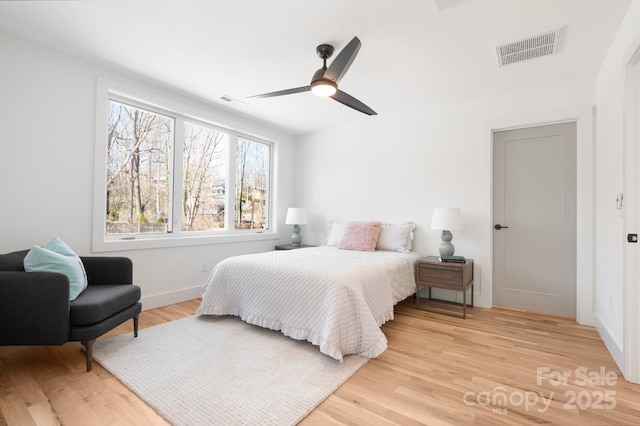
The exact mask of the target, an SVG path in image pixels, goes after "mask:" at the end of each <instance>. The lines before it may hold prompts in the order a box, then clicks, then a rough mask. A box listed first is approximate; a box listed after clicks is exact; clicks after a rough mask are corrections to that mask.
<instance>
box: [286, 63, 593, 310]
mask: <svg viewBox="0 0 640 426" xmlns="http://www.w3.org/2000/svg"><path fill="white" fill-rule="evenodd" d="M532 66H533V64H532ZM594 88H595V85H594V81H593V80H590V81H583V82H575V83H574V84H571V85H565V86H557V87H545V88H536V89H532V90H530V91H527V92H522V93H510V94H497V95H496V96H495V97H494V98H492V99H485V100H482V101H478V102H474V103H469V104H465V105H459V106H457V107H453V108H448V109H441V110H423V111H416V112H415V113H413V114H411V115H406V116H402V117H390V116H385V115H384V114H381V115H380V116H377V117H371V120H370V121H369V122H368V123H366V124H364V125H361V126H349V127H343V128H339V129H332V130H327V131H324V132H321V133H316V134H312V135H306V136H303V137H299V138H298V146H297V155H296V157H297V160H298V168H297V171H296V181H297V182H298V185H297V187H296V201H297V204H299V205H303V206H305V207H307V209H308V214H309V221H310V224H309V225H307V226H306V227H304V228H303V233H304V239H305V241H306V242H308V243H322V242H323V240H324V239H325V238H326V235H327V231H328V225H327V224H328V222H329V221H330V220H331V219H342V220H380V221H383V222H391V223H398V222H403V221H408V220H410V221H414V222H416V223H417V225H418V228H417V232H416V240H415V248H416V250H417V251H418V252H420V253H422V254H425V255H433V254H437V249H438V245H439V243H440V232H439V231H433V230H431V229H429V227H430V223H431V216H432V212H433V208H434V207H446V206H451V207H460V208H461V209H462V214H463V220H464V225H465V229H464V230H462V231H456V232H453V234H454V239H453V243H454V245H455V247H456V254H460V255H464V256H465V257H469V258H473V259H474V260H475V263H476V270H475V272H476V277H475V286H476V288H475V289H474V290H475V296H476V299H475V302H476V304H477V305H479V306H483V307H490V306H491V293H492V287H491V262H492V260H491V259H492V253H491V250H492V245H491V238H492V228H491V227H492V222H491V214H492V212H491V161H492V158H491V156H492V154H491V138H490V136H488V134H487V132H488V130H490V129H491V128H493V127H492V126H493V123H500V125H501V126H502V125H508V124H509V123H514V125H516V124H517V125H518V126H519V125H522V124H523V123H526V122H531V123H532V124H534V123H536V122H539V121H540V120H539V117H552V118H553V117H556V118H557V119H562V117H565V115H564V113H563V112H562V111H563V110H583V111H584V110H588V111H590V110H591V107H592V105H593V104H594V103H595V90H594ZM556 111H557V112H558V113H555V112H556ZM565 118H568V117H565ZM544 120H546V118H545V119H543V121H544ZM581 143H583V144H586V145H587V146H592V140H587V141H585V140H581V139H580V136H579V137H578V144H581ZM440 297H442V296H440ZM445 297H446V296H445ZM449 297H454V296H452V295H451V294H449ZM458 297H459V295H458Z"/></svg>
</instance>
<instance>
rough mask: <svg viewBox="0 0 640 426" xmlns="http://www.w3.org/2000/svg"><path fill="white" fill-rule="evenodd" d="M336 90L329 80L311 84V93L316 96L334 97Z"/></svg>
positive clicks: (335, 86)
mask: <svg viewBox="0 0 640 426" xmlns="http://www.w3.org/2000/svg"><path fill="white" fill-rule="evenodd" d="M337 90H338V87H337V85H336V84H335V83H334V82H333V81H331V80H317V81H314V82H313V83H311V91H312V92H313V94H314V95H316V96H322V97H327V96H331V95H334V94H335V93H336V91H337Z"/></svg>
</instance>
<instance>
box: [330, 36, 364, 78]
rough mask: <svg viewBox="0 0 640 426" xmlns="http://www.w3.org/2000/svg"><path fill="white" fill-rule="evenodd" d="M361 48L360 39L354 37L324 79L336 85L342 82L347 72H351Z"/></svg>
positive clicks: (334, 61) (332, 64)
mask: <svg viewBox="0 0 640 426" xmlns="http://www.w3.org/2000/svg"><path fill="white" fill-rule="evenodd" d="M361 46H362V43H360V39H359V38H358V37H354V38H353V40H351V41H350V42H349V44H347V45H346V46H345V47H344V49H342V51H341V52H340V53H339V54H338V56H336V58H335V59H334V60H333V62H331V65H329V68H328V69H327V71H326V72H325V73H324V77H325V78H328V79H329V80H332V81H335V82H336V83H338V82H340V79H342V77H343V76H344V75H345V73H346V72H347V70H349V67H350V66H351V63H352V62H353V60H354V59H355V58H356V55H357V54H358V51H360V47H361Z"/></svg>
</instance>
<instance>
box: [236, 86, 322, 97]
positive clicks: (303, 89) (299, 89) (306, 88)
mask: <svg viewBox="0 0 640 426" xmlns="http://www.w3.org/2000/svg"><path fill="white" fill-rule="evenodd" d="M309 90H311V86H302V87H296V88H294V89H287V90H279V91H277V92H270V93H263V94H261V95H253V96H249V97H247V99H249V98H273V97H274V96H283V95H293V94H294V93H302V92H308V91H309Z"/></svg>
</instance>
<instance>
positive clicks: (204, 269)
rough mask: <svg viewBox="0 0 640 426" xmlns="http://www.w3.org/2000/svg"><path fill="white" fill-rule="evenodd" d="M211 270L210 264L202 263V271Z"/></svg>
mask: <svg viewBox="0 0 640 426" xmlns="http://www.w3.org/2000/svg"><path fill="white" fill-rule="evenodd" d="M208 270H209V262H202V263H200V271H201V272H207V271H208Z"/></svg>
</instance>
